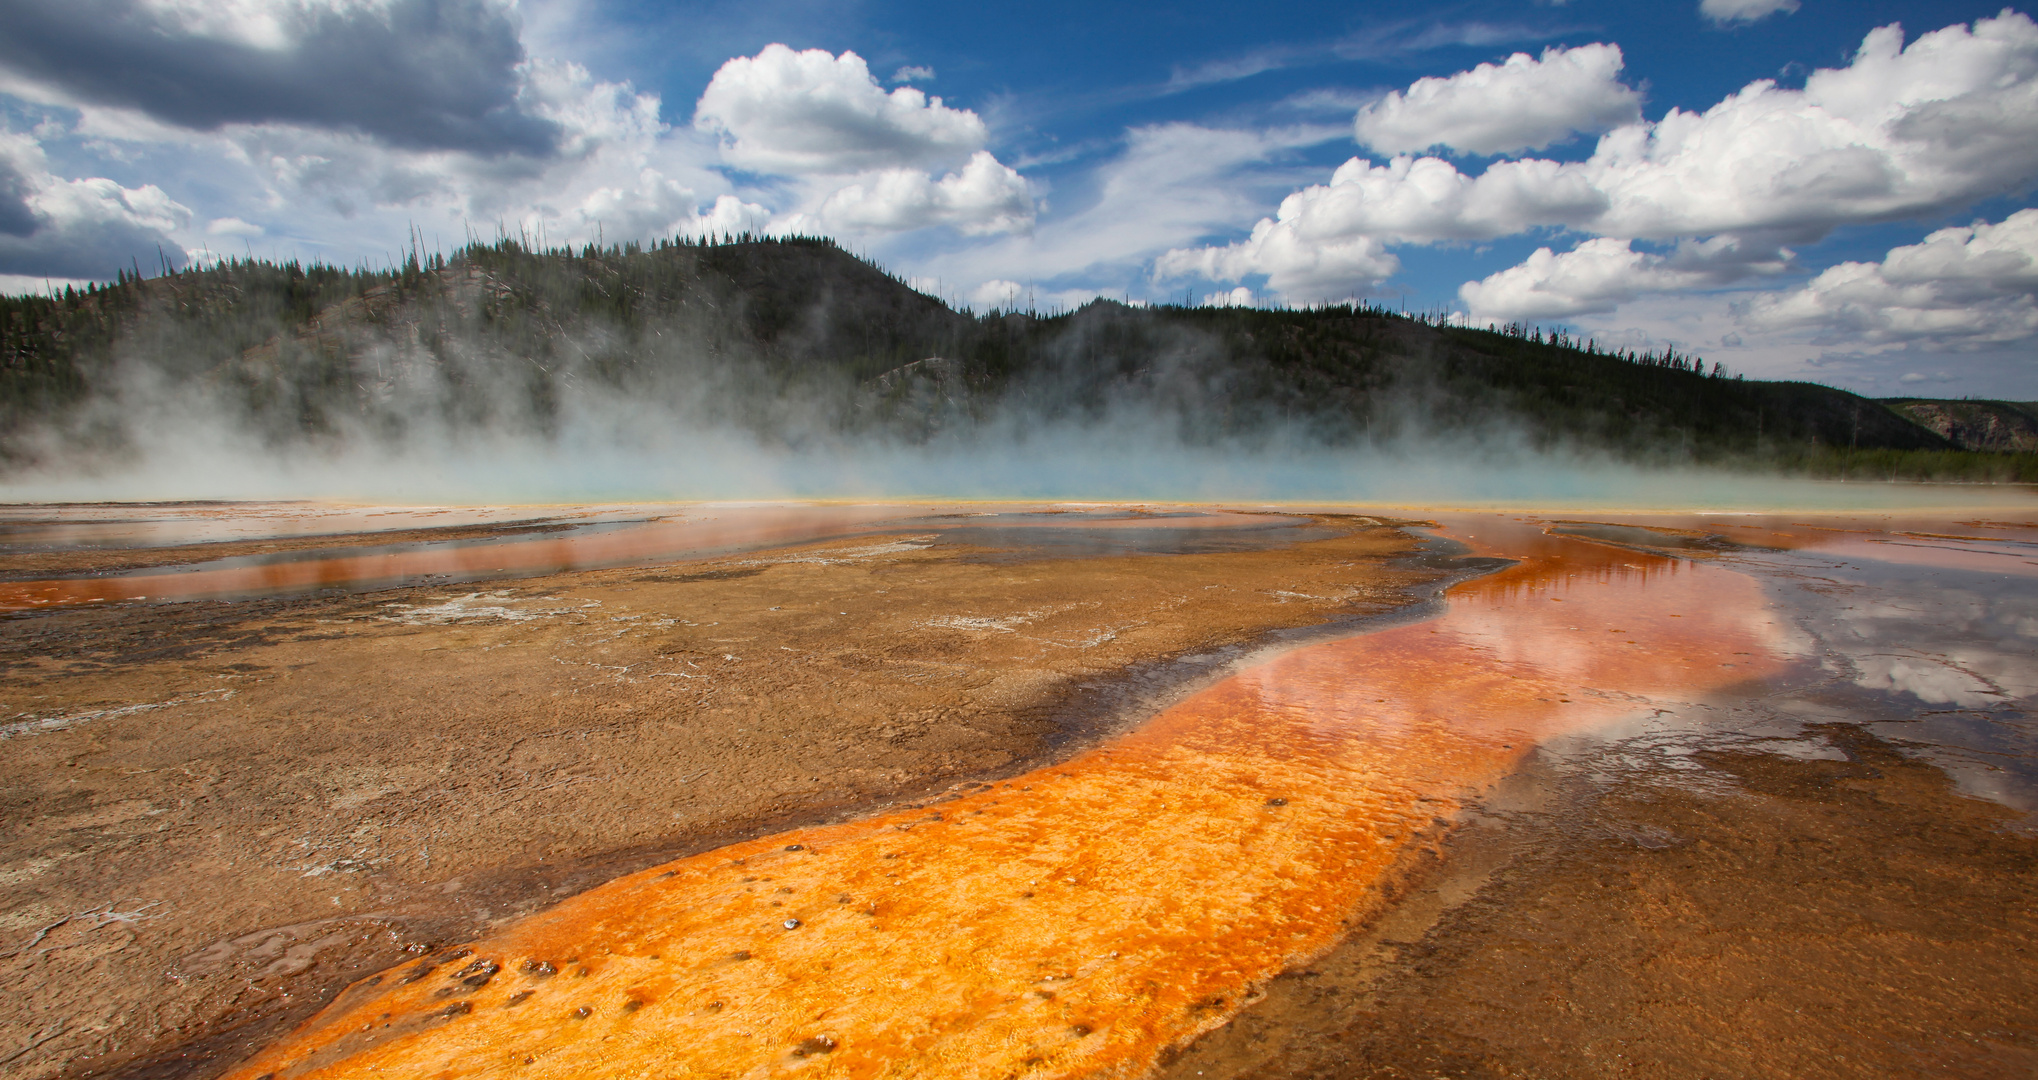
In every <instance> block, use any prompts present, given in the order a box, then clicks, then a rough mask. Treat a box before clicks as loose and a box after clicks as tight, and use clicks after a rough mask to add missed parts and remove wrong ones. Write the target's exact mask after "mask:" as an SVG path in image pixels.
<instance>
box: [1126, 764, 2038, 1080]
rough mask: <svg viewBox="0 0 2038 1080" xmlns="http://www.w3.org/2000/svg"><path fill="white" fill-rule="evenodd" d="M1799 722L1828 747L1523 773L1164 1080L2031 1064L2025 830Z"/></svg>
mask: <svg viewBox="0 0 2038 1080" xmlns="http://www.w3.org/2000/svg"><path fill="white" fill-rule="evenodd" d="M1814 734H1815V736H1819V737H1822V738H1823V741H1824V742H1825V743H1826V745H1827V746H1828V747H1830V748H1831V749H1832V750H1834V751H1837V752H1838V754H1837V756H1838V757H1839V758H1840V759H1839V760H1818V759H1813V760H1805V759H1804V758H1802V757H1799V756H1791V755H1786V754H1781V753H1766V752H1762V751H1761V750H1759V749H1751V748H1740V749H1715V750H1710V751H1702V752H1700V753H1699V754H1697V755H1696V761H1697V762H1698V763H1699V764H1702V765H1703V766H1704V769H1705V771H1704V773H1703V774H1700V775H1699V776H1698V777H1694V775H1693V774H1692V773H1691V772H1689V771H1685V770H1680V771H1679V772H1678V774H1677V775H1676V776H1674V777H1673V776H1652V775H1649V774H1648V773H1649V770H1647V769H1646V768H1645V769H1643V770H1642V772H1641V774H1637V773H1636V771H1635V770H1634V768H1633V766H1632V765H1627V764H1623V763H1622V760H1621V759H1622V754H1623V748H1621V747H1618V746H1616V747H1614V748H1613V749H1612V751H1610V752H1609V753H1607V754H1606V755H1604V756H1603V757H1602V758H1600V759H1593V760H1588V761H1585V762H1584V763H1583V765H1584V768H1583V769H1579V770H1573V769H1569V768H1566V769H1562V770H1554V771H1553V770H1551V769H1549V768H1547V767H1545V768H1540V769H1539V768H1533V767H1532V768H1531V769H1530V770H1528V771H1527V772H1526V773H1524V774H1523V775H1522V776H1520V777H1517V779H1516V780H1515V781H1513V782H1511V784H1510V785H1509V788H1511V789H1512V790H1511V791H1505V792H1503V793H1502V794H1501V795H1499V796H1497V797H1496V799H1495V800H1494V801H1495V804H1496V805H1494V806H1493V807H1491V808H1490V809H1491V810H1492V811H1493V812H1492V813H1491V814H1490V815H1489V816H1488V817H1486V818H1485V819H1484V821H1483V823H1479V824H1474V825H1472V826H1470V827H1467V828H1464V829H1462V830H1460V831H1459V832H1458V833H1457V834H1455V835H1454V836H1453V837H1452V838H1451V840H1450V841H1449V842H1447V844H1446V845H1445V847H1444V858H1443V860H1442V862H1441V863H1440V864H1437V865H1435V866H1433V868H1432V872H1431V873H1430V875H1429V877H1428V880H1427V882H1426V883H1425V884H1424V885H1423V886H1421V887H1419V888H1417V889H1415V890H1414V891H1413V892H1412V893H1411V894H1410V895H1408V896H1407V897H1406V898H1405V899H1404V900H1403V901H1402V903H1401V904H1400V906H1399V907H1398V908H1397V909H1396V910H1395V912H1393V913H1392V914H1390V915H1389V916H1388V917H1387V918H1386V919H1384V920H1382V923H1381V924H1380V925H1377V926H1374V927H1371V928H1368V930H1367V931H1366V932H1364V933H1361V934H1359V935H1355V936H1354V937H1353V938H1351V939H1349V940H1348V941H1347V942H1346V943H1345V944H1344V945H1342V946H1340V947H1339V948H1337V949H1336V950H1334V951H1333V952H1332V953H1330V954H1329V955H1327V956H1324V957H1322V958H1320V959H1319V960H1317V961H1316V962H1314V963H1312V964H1310V965H1308V966H1307V968H1306V969H1304V970H1300V971H1294V972H1290V973H1289V974H1287V975H1285V976H1283V977H1282V978H1280V979H1278V980H1276V981H1275V982H1274V984H1273V985H1272V986H1271V987H1270V988H1269V990H1270V992H1269V994H1268V996H1267V997H1266V999H1265V1000H1263V1001H1261V1002H1260V1003H1259V1004H1258V1005H1256V1006H1255V1007H1254V1008H1253V1009H1251V1010H1249V1011H1248V1012H1246V1013H1245V1014H1243V1015H1241V1016H1240V1017H1238V1018H1237V1019H1236V1020H1234V1021H1233V1022H1232V1024H1231V1025H1230V1026H1229V1027H1227V1028H1225V1029H1222V1030H1220V1031H1216V1032H1213V1033H1211V1034H1210V1035H1209V1036H1206V1037H1205V1038H1204V1039H1203V1040H1201V1041H1200V1042H1198V1043H1197V1044H1195V1045H1194V1046H1192V1047H1191V1048H1189V1050H1188V1051H1186V1052H1185V1053H1182V1054H1181V1055H1179V1056H1178V1057H1177V1058H1176V1059H1175V1060H1174V1061H1173V1062H1172V1063H1171V1064H1170V1065H1169V1067H1168V1068H1167V1069H1165V1070H1164V1071H1163V1072H1162V1074H1161V1076H1162V1077H1163V1080H1185V1078H1188V1077H1204V1078H1205V1080H1219V1078H1225V1080H1245V1078H1253V1080H1260V1078H1273V1077H1283V1078H1294V1077H1307V1078H1312V1080H1385V1078H1399V1077H1425V1078H1427V1077H1465V1078H1517V1077H1552V1078H1561V1077H1581V1078H1582V1077H1604V1076H1635V1077H1661V1078H1687V1077H1688V1078H1698V1077H1744V1076H1745V1077H1756V1076H1789V1077H1808V1078H1825V1077H1832V1078H1841V1077H1867V1076H1877V1077H1881V1076H1960V1077H1975V1078H1997V1077H2000V1078H2004V1080H2009V1078H2013V1077H2017V1078H2021V1077H2029V1076H2032V1075H2038V964H2034V963H2033V962H2032V960H2033V957H2034V956H2038V912H2034V910H2033V908H2032V905H2031V902H2030V898H2031V897H2032V896H2033V895H2034V894H2038V837H2033V836H2032V835H2031V834H2030V833H2029V831H2028V829H2027V828H2020V827H2019V824H2020V822H2021V818H2020V816H2019V815H2018V814H2016V813H2015V812H2014V811H2011V810H2008V809H2005V808H2003V807H2001V806H1998V805H1996V804H1994V803H1987V802H1982V801H1979V800H1976V799H1972V798H1968V797H1965V796H1962V795H1959V794H1956V793H1955V792H1954V791H1953V789H1952V785H1951V782H1950V781H1949V780H1948V779H1947V777H1946V775H1945V774H1944V773H1943V772H1941V771H1940V770H1939V769H1937V768H1936V767H1934V766H1932V765H1930V764H1927V763H1923V762H1920V761H1917V760H1914V759H1911V758H1907V757H1904V756H1902V755H1900V754H1899V753H1898V752H1897V750H1896V749H1895V748H1893V747H1892V746H1890V745H1889V744H1887V743H1884V742H1881V741H1879V740H1878V739H1876V738H1875V737H1874V736H1872V735H1870V734H1868V733H1867V732H1865V731H1863V730H1862V729H1860V728H1857V727H1854V726H1851V725H1846V724H1830V725H1825V726H1823V727H1822V728H1819V729H1815V731H1814ZM1629 760H1630V761H1631V760H1632V759H1631V758H1630V759H1629ZM1582 773H1584V774H1589V773H1597V774H1598V775H1597V776H1596V777H1595V778H1594V779H1592V780H1590V781H1587V780H1585V779H1584V778H1583V777H1582V776H1581V774H1582Z"/></svg>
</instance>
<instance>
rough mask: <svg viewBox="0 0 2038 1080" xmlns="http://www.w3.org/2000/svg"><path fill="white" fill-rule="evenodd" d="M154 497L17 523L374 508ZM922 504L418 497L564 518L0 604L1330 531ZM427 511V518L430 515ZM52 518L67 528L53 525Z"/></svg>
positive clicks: (133, 531) (273, 517)
mask: <svg viewBox="0 0 2038 1080" xmlns="http://www.w3.org/2000/svg"><path fill="white" fill-rule="evenodd" d="M90 509H91V510H92V511H93V512H94V513H95V514H97V513H100V512H104V513H107V514H112V513H114V512H115V511H114V510H113V509H112V508H90ZM145 509H146V508H139V507H130V508H126V510H125V512H126V513H127V514H128V515H129V517H125V518H116V519H113V520H93V519H92V518H93V515H92V514H87V515H85V516H86V518H87V520H84V521H81V522H79V523H78V524H77V525H76V526H75V528H76V529H79V530H83V531H82V532H79V533H77V534H76V535H70V534H63V533H62V530H64V529H70V528H73V526H70V525H62V524H50V523H42V524H37V525H34V526H33V528H36V529H48V530H53V531H51V532H46V533H34V532H29V533H21V532H17V533H15V534H13V536H14V538H15V539H16V540H19V541H20V542H19V543H17V544H16V545H15V547H16V549H17V550H19V549H20V548H22V547H25V546H43V547H53V546H92V547H100V548H123V547H146V546H150V545H157V546H160V545H162V544H167V543H171V542H173V541H171V540H168V539H165V537H166V536H177V537H187V538H188V537H191V536H197V535H202V536H206V537H208V538H211V539H224V538H239V539H250V538H258V537H262V536H268V537H271V538H274V537H282V536H297V535H324V530H326V529H328V528H332V527H336V526H339V525H343V524H354V525H360V524H363V523H364V522H367V521H369V520H371V518H370V517H369V516H368V515H366V514H365V513H357V512H353V511H347V512H334V513H326V512H325V511H323V510H318V509H316V508H314V509H313V510H306V511H302V512H301V513H300V515H299V516H295V517H294V516H293V514H292V511H291V508H289V507H287V506H285V507H282V508H280V509H279V508H276V507H263V508H261V511H262V512H260V513H255V514H251V515H250V516H249V517H248V519H247V520H245V521H240V520H239V519H236V518H235V517H234V515H233V511H234V508H233V507H232V506H207V507H204V508H203V512H202V513H199V512H194V511H191V510H190V508H183V507H180V508H174V509H175V510H176V512H174V513H169V514H166V515H164V516H163V517H162V519H161V520H142V519H140V518H138V517H135V516H134V515H136V514H137V513H139V512H142V511H144V510H145ZM929 509H930V508H928V507H921V506H913V505H855V506H847V505H845V506H826V505H804V504H758V505H729V506H688V507H661V508H649V509H647V508H643V507H600V508H592V509H589V508H580V509H577V510H572V511H571V512H568V510H567V508H554V509H553V511H551V512H548V513H546V514H541V515H534V516H532V515H527V516H523V517H518V516H515V515H514V514H511V513H508V512H507V511H505V512H504V513H502V514H498V515H494V516H491V515H490V514H487V513H483V512H475V513H464V514H463V513H457V512H454V511H445V512H446V513H448V514H451V515H452V517H451V518H449V519H447V520H443V521H441V520H437V519H434V518H432V517H431V516H430V514H428V513H427V512H425V511H415V512H396V511H390V512H387V515H388V516H389V520H384V517H385V516H386V515H384V512H381V511H378V512H376V516H375V517H374V518H373V519H372V520H374V521H376V522H377V524H376V525H375V526H374V527H375V528H377V529H379V530H384V531H387V530H390V529H398V528H404V529H410V528H418V527H434V528H436V527H441V526H453V525H470V524H477V523H478V524H485V525H504V526H507V525H528V524H534V523H547V524H551V525H553V526H554V527H555V529H554V531H548V532H546V533H544V534H543V535H539V536H535V537H534V536H530V535H521V534H512V535H506V536H501V537H485V538H480V539H475V538H462V539H448V540H428V541H422V542H417V543H406V544H390V545H366V546H350V547H346V548H341V549H326V550H317V549H313V550H296V551H281V552H274V553H269V554H261V555H246V556H236V557H231V558H220V559H209V560H203V561H198V562H192V563H186V564H182V565H177V566H171V567H161V568H150V569H147V570H138V571H133V572H128V573H121V574H112V575H103V576H94V577H68V578H52V579H48V580H42V581H23V582H7V583H0V611H24V610H35V609H41V608H52V607H63V606H70V605H76V604H90V603H110V602H116V603H117V602H121V601H129V600H156V601H161V600H196V599H236V598H242V597H251V596H288V595H302V594H308V593H317V592H322V591H326V590H348V591H363V590H375V589H390V588H400V587H404V586H412V585H439V584H458V583H469V582H480V581H499V580H505V579H513V578H522V577H532V576H537V575H542V574H554V573H560V572H564V571H570V570H592V569H603V568H609V567H619V566H650V565H662V564H667V563H672V562H676V561H681V560H686V559H703V558H711V557H715V556H721V555H729V554H734V553H738V552H743V551H753V550H759V549H763V548H769V547H783V546H787V545H792V544H802V543H813V542H819V541H825V540H834V539H842V538H845V537H852V536H876V535H880V534H892V535H898V534H912V533H923V534H931V535H932V536H934V537H936V538H940V539H943V540H945V541H946V542H948V543H954V544H971V545H985V546H989V547H993V548H995V549H996V550H995V552H994V553H993V557H997V558H1007V559H1014V558H1039V557H1060V558H1068V557H1080V556H1086V555H1117V554H1135V553H1145V554H1184V553H1189V552H1200V551H1245V550H1254V549H1263V548H1267V547H1275V546H1280V545H1285V544H1293V543H1300V542H1302V541H1305V540H1312V539H1320V538H1322V537H1323V536H1325V535H1328V531H1327V530H1324V529H1320V528H1313V527H1310V526H1309V525H1308V523H1307V522H1306V520H1305V519H1300V518H1295V517H1290V516H1284V515H1275V514H1252V513H1240V512H1229V511H1173V512H1161V513H1154V512H1147V511H1144V510H1137V509H1128V508H1124V507H1102V508H1099V507H1081V508H1072V509H1060V510H1011V511H1002V510H978V511H973V512H967V513H939V512H937V513H929V512H928V510H929ZM654 511H655V512H654ZM437 512H438V511H433V512H432V513H437ZM628 515H635V516H628ZM424 521H433V522H434V524H432V525H430V526H421V525H420V523H421V522H424ZM15 527H16V528H17V529H30V528H31V526H29V525H17V526H15ZM313 530H317V531H313ZM59 534H62V535H66V536H68V537H69V538H68V539H52V537H56V536H58V535H59ZM24 535H31V536H41V537H43V539H42V540H39V541H37V542H36V543H35V544H34V545H30V544H29V543H28V541H25V540H20V538H21V537H22V536H24ZM123 538H125V539H123ZM174 542H186V541H174Z"/></svg>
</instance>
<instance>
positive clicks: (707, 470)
mask: <svg viewBox="0 0 2038 1080" xmlns="http://www.w3.org/2000/svg"><path fill="white" fill-rule="evenodd" d="M20 303H23V304H28V305H40V307H36V308H35V309H34V310H33V311H31V312H30V313H29V314H30V315H31V316H32V319H31V325H32V326H33V327H35V328H37V329H39V330H40V331H41V336H40V337H37V336H36V334H35V333H34V332H31V333H30V334H26V335H21V338H22V339H23V340H25V341H26V343H27V345H28V346H30V347H33V348H35V349H38V350H39V352H37V353H36V358H37V360H38V361H40V366H39V367H34V368H31V374H33V375H35V376H37V378H35V379H23V378H17V379H15V380H14V382H13V383H12V385H11V386H10V387H9V389H10V391H11V393H10V395H9V399H8V401H7V406H8V408H7V415H6V428H5V435H4V444H0V445H4V451H5V453H6V454H7V456H8V457H9V458H10V459H11V462H10V464H11V465H12V468H11V470H10V472H11V475H10V477H9V480H8V481H7V482H6V484H5V486H4V488H0V491H4V494H5V497H7V498H11V499H17V500H58V499H107V500H131V499H200V498H219V499H237V498H278V497H292V498H307V497H309V498H332V499H350V500H384V501H435V502H569V501H591V500H644V499H731V498H742V499H755V498H874V497H885V498H901V497H941V498H1028V499H1041V498H1052V499H1076V500H1081V499H1096V500H1124V499H1144V500H1199V501H1201V500H1220V501H1227V500H1281V501H1338V502H1347V501H1360V502H1393V503H1427V504H1437V503H1442V504H1468V505H1469V504H1480V505H1492V504H1508V503H1529V502H1534V503H1539V504H1545V505H1547V504H1552V503H1559V504H1592V503H1601V502H1607V503H1622V504H1631V505H1635V504H1641V505H1672V506H1683V505H1692V506H1720V505H1729V504H1734V503H1739V502H1748V501H1754V502H1770V501H1776V502H1788V503H1792V504H1797V505H1804V504H1807V502H1809V503H1810V504H1816V505H1823V504H1828V503H1832V502H1833V501H1834V500H1838V501H1839V502H1842V503H1846V504H1849V505H1858V504H1859V503H1861V502H1862V501H1863V499H1864V498H1867V499H1868V500H1869V501H1871V502H1872V501H1876V500H1878V499H1885V498H1898V497H1899V496H1897V495H1896V494H1895V493H1893V492H1891V493H1886V494H1881V495H1874V496H1866V495H1865V494H1864V493H1863V492H1862V490H1861V488H1860V485H1858V484H1856V485H1851V487H1850V489H1849V490H1848V491H1846V492H1845V493H1844V494H1843V493H1840V492H1837V491H1834V490H1831V486H1830V485H1826V484H1807V483H1806V482H1805V481H1804V479H1803V477H1804V476H1805V475H1806V474H1808V473H1810V474H1814V475H1816V474H1819V473H1820V472H1821V471H1822V470H1823V472H1824V473H1825V474H1827V475H1832V476H1834V477H1835V478H1841V477H1844V478H1848V479H1862V478H1875V479H1894V478H1907V477H1911V476H1919V475H1929V474H1930V473H1931V471H1932V470H1934V469H1936V470H1939V471H1941V472H1945V471H1947V470H1949V469H1951V470H1957V469H1960V468H1967V469H1969V470H1970V471H1972V470H1973V469H1974V468H1976V466H1977V462H1976V461H1975V460H1972V459H1974V457H1975V456H1974V455H1971V454H1970V455H1965V456H1963V455H1961V454H1960V453H1959V452H1958V451H1957V450H1956V449H1955V448H1954V444H1952V443H1951V442H1949V441H1948V440H1947V439H1945V438H1943V437H1941V436H1939V435H1937V434H1936V433H1934V432H1932V431H1930V430H1927V429H1925V428H1923V427H1921V426H1919V425H1918V424H1916V423H1914V422H1912V421H1911V420H1909V419H1906V418H1905V417H1902V416H1900V415H1898V414H1897V413H1895V412H1893V411H1891V410H1890V409H1888V408H1886V407H1884V406H1882V405H1880V404H1878V403H1875V402H1871V401H1867V400H1866V399H1861V398H1856V397H1854V396H1853V395H1849V394H1845V393H1843V392H1841V391H1837V390H1833V389H1831V388H1827V387H1819V386H1814V385H1811V384H1798V383H1760V382H1748V381H1743V380H1737V379H1732V378H1727V377H1724V373H1722V372H1720V371H1718V370H1717V369H1714V370H1713V371H1712V372H1710V373H1708V372H1706V371H1705V369H1704V367H1703V364H1702V362H1701V361H1698V360H1696V359H1695V358H1690V357H1677V356H1675V355H1666V356H1660V357H1659V356H1648V357H1636V356H1631V355H1609V354H1607V353H1605V352H1604V351H1601V350H1599V349H1598V348H1597V346H1596V344H1595V343H1589V342H1583V343H1581V342H1576V341H1572V340H1569V339H1560V338H1558V337H1557V336H1555V335H1552V336H1551V337H1550V338H1549V339H1548V340H1547V341H1545V340H1544V339H1543V338H1542V335H1541V333H1540V331H1535V332H1534V333H1533V336H1531V334H1530V331H1529V330H1528V329H1527V328H1519V329H1511V330H1510V331H1509V332H1503V333H1493V332H1486V331H1478V330H1470V329H1465V328H1459V327H1452V326H1448V325H1438V324H1433V323H1431V322H1429V321H1425V320H1421V319H1411V318H1408V317H1404V316H1399V315H1395V314H1392V313H1388V312H1384V311H1378V310H1373V309H1369V308H1365V307H1357V308H1354V307H1339V308H1326V309H1318V310H1312V311H1259V310H1249V309H1208V308H1194V309H1192V308H1159V309H1143V308H1133V307H1127V306H1125V305H1121V304H1115V303H1111V302H1108V301H1098V302H1095V303H1093V304H1091V305H1089V306H1086V307H1084V308H1082V309H1080V310H1078V311H1075V312H1072V313H1057V314H1053V315H1042V314H1040V313H1034V312H994V313H992V314H990V315H986V316H981V317H978V316H972V315H969V314H966V313H961V312H956V311H953V310H951V309H949V308H948V307H946V306H945V305H943V304H942V303H940V302H939V301H937V300H935V299H933V298H931V297H927V296H925V295H922V294H920V293H918V292H915V291H913V290H911V289H909V288H907V287H905V286H904V285H903V284H901V283H899V282H898V281H896V280H894V279H893V278H891V277H889V276H887V275H885V274H884V273H882V272H881V271H879V270H878V269H876V268H874V267H872V266H870V265H869V264H867V263H864V262H862V261H860V260H858V259H856V258H854V257H852V256H850V255H848V254H847V253H845V252H843V251H841V250H840V249H838V248H836V247H835V246H834V245H832V244H830V243H828V242H825V241H809V240H775V241H749V240H745V241H741V242H733V243H706V244H695V243H684V242H669V243H660V244H658V245H654V246H653V247H652V248H650V249H649V250H644V249H640V248H637V247H635V246H627V247H619V248H612V249H606V250H603V249H596V248H592V247H590V248H587V249H583V250H581V251H577V252H576V251H570V250H556V251H548V252H534V251H530V250H527V249H525V248H524V247H523V246H521V245H519V244H517V243H514V242H508V241H505V242H503V243H499V244H497V245H494V246H479V245H477V246H474V247H470V248H468V249H466V250H464V251H462V252H461V253H459V254H458V255H456V256H454V257H453V258H451V259H444V258H413V259H412V260H410V261H409V262H407V263H406V264H405V265H404V266H403V267H402V268H401V269H399V270H394V271H389V272H386V273H365V272H359V273H357V272H347V271H338V270H333V269H331V268H321V267H313V268H311V269H309V270H306V269H303V268H300V267H297V266H294V265H283V266H277V265H272V264H266V263H258V262H244V263H243V262H230V263H223V264H220V265H217V266H214V267H212V268H209V269H205V270H196V271H187V272H184V273H180V274H175V275H169V276H165V277H162V278H156V279H148V280H143V279H139V278H123V279H122V280H121V281H120V282H119V283H118V284H116V285H114V286H110V287H108V288H105V289H101V290H94V291H91V292H88V293H73V294H68V295H66V296H64V297H58V298H52V299H43V300H34V299H31V300H24V301H20ZM36 320H39V321H36ZM1843 448H1844V449H1843ZM1876 454H1880V455H1881V456H1880V457H1879V458H1878V457H1876V456H1874V455H1876ZM1850 455H1851V456H1850ZM1981 464H1982V465H1991V464H1993V466H1994V467H1995V468H1996V469H1997V471H1998V472H2000V471H2001V468H2002V466H2001V463H2000V462H1995V463H1991V462H1987V461H1983V462H1981ZM1790 473H1795V474H1797V477H1798V478H1797V479H1792V478H1790V476H1789V475H1788V474H1790ZM1974 478H1981V479H1996V478H2000V477H1998V476H1996V475H1992V474H1991V475H1985V476H1978V477H1974Z"/></svg>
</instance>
